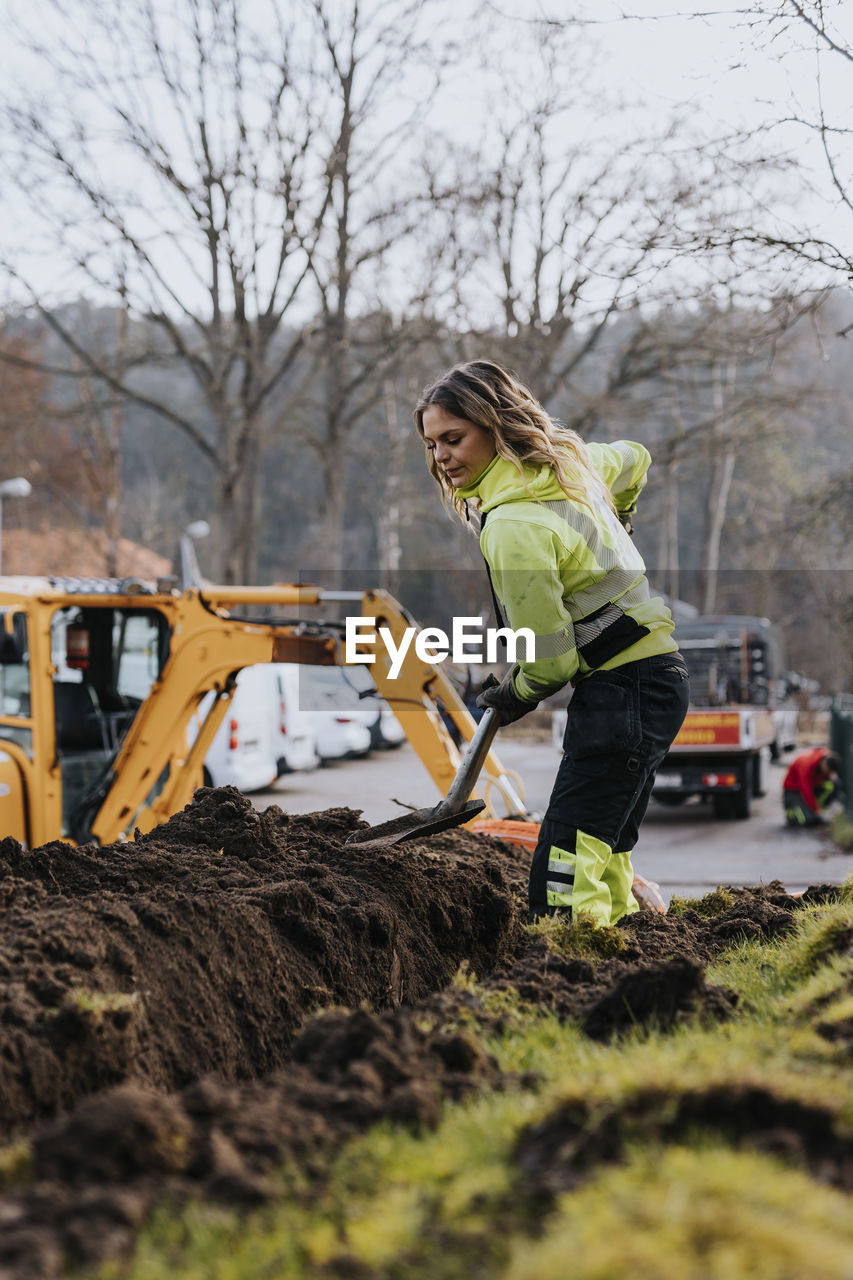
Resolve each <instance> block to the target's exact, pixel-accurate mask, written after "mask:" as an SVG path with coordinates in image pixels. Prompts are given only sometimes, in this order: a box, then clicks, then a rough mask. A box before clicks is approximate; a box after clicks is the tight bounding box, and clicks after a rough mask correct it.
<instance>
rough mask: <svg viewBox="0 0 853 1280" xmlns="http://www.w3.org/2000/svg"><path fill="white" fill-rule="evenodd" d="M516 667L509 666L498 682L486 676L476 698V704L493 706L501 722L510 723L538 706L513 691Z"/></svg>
mask: <svg viewBox="0 0 853 1280" xmlns="http://www.w3.org/2000/svg"><path fill="white" fill-rule="evenodd" d="M516 671H518V667H517V666H516V667H510V669H509V671H508V672H507V673H506V675H505V676H504V678H503V680H501V681H500V683H498V681H497V680H496V679H495V677H494V676H491V675H490V676H488V677H487V679H486V681H485V683H484V684H483V688H482V690H481V691H480V694H479V696H478V698H477V706H478V707H482V708H483V710H485V709H486V707H494V709H495V711H497V713H498V718H499V720H500V722H501V724H503V725H506V724H512V723H513V722H514V721H516V720H520V719H521V717H522V716H526V715H527V713H528V711H532V710H533V709H534V707H538V706H539V702H538V701H536V702H525V701H524V699H523V698H519V696H518V694H517V693H516V692H515V686H514V684H513V676H514V675H515V673H516Z"/></svg>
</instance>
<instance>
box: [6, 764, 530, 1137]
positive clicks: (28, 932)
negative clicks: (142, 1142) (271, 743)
mask: <svg viewBox="0 0 853 1280" xmlns="http://www.w3.org/2000/svg"><path fill="white" fill-rule="evenodd" d="M359 825H360V823H359V817H358V814H357V813H355V812H353V811H351V810H348V809H335V810H329V811H327V812H324V813H322V814H308V815H305V816H302V817H290V816H288V815H287V814H285V813H283V812H282V811H281V810H280V809H278V808H276V807H273V808H271V809H267V810H266V811H265V812H264V813H258V812H257V811H256V810H254V809H253V808H252V805H251V803H250V802H249V801H248V800H247V799H246V798H245V797H244V796H242V795H241V794H240V793H239V792H237V791H235V790H234V789H233V788H224V789H220V790H215V791H214V790H203V791H200V792H198V793H197V795H196V800H195V803H194V804H193V805H191V806H189V807H188V808H187V809H186V810H184V811H183V812H182V813H179V814H177V815H176V816H175V817H173V818H172V819H171V821H169V822H168V823H166V824H165V825H163V826H161V827H158V828H157V829H156V830H155V831H153V832H152V833H151V834H149V835H145V836H140V837H138V838H137V839H136V840H134V841H133V842H128V843H125V844H116V845H111V846H109V847H106V848H103V849H99V848H96V847H94V846H91V845H87V846H85V847H83V848H71V847H69V846H68V845H66V844H62V843H60V842H55V843H52V844H49V845H45V846H44V847H43V848H41V849H36V850H34V851H33V852H32V853H26V852H25V851H23V850H22V849H21V847H20V846H19V845H18V844H17V843H16V842H15V841H12V840H8V839H7V840H4V841H2V842H0V903H2V910H3V938H2V943H0V1024H2V1025H3V1029H4V1051H3V1054H2V1056H0V1096H2V1097H3V1099H4V1107H3V1115H2V1118H0V1125H2V1132H0V1136H2V1137H9V1136H11V1135H13V1134H14V1133H15V1132H16V1131H20V1130H22V1129H23V1128H25V1127H26V1126H28V1125H30V1124H32V1122H33V1121H35V1120H38V1119H41V1118H44V1117H49V1116H51V1115H54V1114H56V1113H57V1112H59V1111H61V1110H63V1109H67V1108H68V1107H70V1106H72V1105H73V1104H74V1103H75V1102H76V1101H78V1100H79V1099H81V1098H82V1097H84V1096H85V1095H86V1094H89V1093H92V1092H94V1091H96V1090H98V1089H102V1088H104V1087H107V1086H110V1085H115V1084H118V1083H122V1082H125V1081H128V1080H135V1081H137V1082H139V1083H143V1084H147V1085H152V1086H156V1087H158V1088H162V1089H168V1090H173V1089H179V1088H181V1087H182V1086H183V1085H185V1084H187V1083H188V1082H189V1081H191V1080H196V1079H198V1078H199V1077H201V1076H203V1075H205V1074H207V1073H209V1072H215V1073H217V1074H218V1075H221V1076H222V1077H223V1078H224V1079H227V1080H237V1079H247V1078H256V1077H258V1076H260V1075H264V1074H266V1073H268V1072H271V1071H273V1070H274V1069H275V1068H276V1067H277V1066H280V1065H281V1064H282V1063H283V1062H284V1061H285V1060H286V1058H287V1056H288V1054H289V1050H290V1047H291V1045H292V1042H293V1038H294V1035H295V1033H296V1032H297V1030H298V1029H299V1027H300V1026H301V1024H302V1022H303V1020H304V1018H305V1015H306V1013H307V1012H309V1011H310V1010H312V1009H316V1008H322V1007H323V1006H330V1005H335V1004H344V1005H349V1006H356V1005H358V1004H360V1003H362V1002H365V1003H368V1004H370V1005H371V1006H373V1007H374V1008H378V1009H381V1008H384V1007H388V1006H391V1005H394V1004H399V1003H401V1002H403V1001H405V1002H407V1003H413V1002H415V1001H417V1000H419V999H422V998H423V997H424V996H426V995H428V994H429V993H430V992H432V991H435V990H437V989H439V988H441V987H442V986H444V985H446V984H447V983H448V982H449V981H450V979H451V978H452V977H453V975H454V973H455V972H456V970H457V969H458V967H459V965H460V963H461V962H462V961H463V960H467V961H468V962H469V963H470V964H471V966H472V967H473V968H474V970H475V971H476V972H477V973H479V974H486V973H488V972H490V971H491V969H492V968H493V967H495V966H496V965H500V964H502V963H505V962H506V961H507V960H508V959H509V958H510V957H511V955H512V954H513V952H514V950H515V949H517V947H518V944H519V940H520V936H521V930H520V923H519V916H518V912H517V910H516V909H515V899H514V893H513V887H514V885H516V884H518V883H520V879H521V877H522V871H521V867H520V863H521V862H522V861H523V855H522V854H517V853H515V852H514V851H513V850H512V849H511V847H509V846H498V848H497V849H490V850H489V856H488V857H487V858H484V856H483V846H482V842H481V841H479V840H478V839H477V837H474V836H470V835H467V834H466V833H462V832H457V833H454V834H453V836H452V839H450V840H448V839H447V838H444V839H442V838H441V837H439V838H437V839H435V840H432V841H430V843H429V845H428V846H427V845H422V846H419V845H418V844H417V843H414V844H411V845H407V846H405V849H404V850H392V851H389V852H388V853H387V854H385V853H377V852H376V851H375V850H374V851H371V852H370V853H367V852H360V851H359V850H358V848H357V847H355V848H353V847H346V846H345V843H344V842H345V840H346V837H347V835H348V834H349V833H350V832H351V831H353V830H355V829H357V828H358V826H359ZM489 843H490V844H492V845H494V844H496V842H489Z"/></svg>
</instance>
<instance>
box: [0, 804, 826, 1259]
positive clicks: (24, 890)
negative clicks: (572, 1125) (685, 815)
mask: <svg viewBox="0 0 853 1280" xmlns="http://www.w3.org/2000/svg"><path fill="white" fill-rule="evenodd" d="M360 825H363V824H361V823H360V819H359V815H358V814H357V813H356V812H354V811H352V810H349V809H332V810H328V811H325V812H322V813H315V814H307V815H303V816H299V817H294V816H289V815H288V814H285V813H283V812H282V811H281V810H280V809H278V808H276V807H273V808H270V809H268V810H266V811H265V812H264V813H258V812H257V811H256V810H255V809H254V808H253V807H252V805H251V804H250V802H249V801H248V800H246V799H245V797H243V796H242V795H241V794H240V793H239V792H237V791H235V790H233V789H232V788H224V789H220V790H202V791H199V792H198V793H197V794H196V798H195V801H194V803H193V804H192V805H191V806H189V807H188V808H187V809H186V810H184V811H183V812H182V813H180V814H177V815H176V816H175V817H173V818H172V819H171V820H170V821H169V822H168V823H166V824H165V825H163V826H161V827H159V828H157V829H156V830H155V831H153V832H151V833H150V834H148V835H144V836H139V837H138V838H137V839H135V840H134V841H131V842H128V843H125V844H117V845H113V846H110V847H107V848H103V849H100V848H96V847H95V846H85V847H82V848H71V847H69V846H67V845H64V844H62V843H60V842H55V843H52V844H49V845H45V846H44V847H42V848H40V849H36V850H33V851H32V852H25V851H24V850H22V849H21V847H20V846H19V845H18V844H17V843H16V842H15V841H13V840H9V839H7V840H4V841H2V842H0V913H2V920H3V932H2V941H0V1032H2V1038H1V1039H0V1100H2V1107H0V1125H1V1126H2V1132H0V1145H2V1144H3V1143H5V1144H6V1145H7V1151H12V1152H14V1150H15V1146H14V1144H15V1142H20V1143H21V1146H20V1150H21V1151H24V1150H26V1156H25V1157H24V1156H22V1157H21V1159H22V1161H23V1160H26V1162H28V1163H27V1166H26V1176H24V1177H21V1176H20V1171H18V1176H16V1177H14V1178H11V1179H9V1180H10V1181H12V1182H14V1183H15V1186H14V1187H13V1188H10V1189H9V1190H7V1191H6V1192H4V1193H0V1280H9V1278H10V1277H19V1276H20V1277H24V1276H26V1277H28V1280H38V1277H45V1278H46V1280H47V1278H50V1277H55V1276H60V1275H62V1274H63V1267H64V1265H65V1260H66V1259H69V1258H70V1259H71V1260H73V1261H75V1262H78V1263H84V1264H87V1263H91V1262H94V1261H97V1260H99V1259H101V1258H104V1257H107V1256H110V1255H113V1254H115V1253H116V1252H119V1251H121V1250H122V1249H125V1248H126V1247H128V1245H129V1244H130V1243H131V1242H132V1240H133V1237H134V1235H135V1233H136V1231H137V1229H138V1227H139V1225H140V1223H141V1222H142V1221H143V1219H144V1218H145V1216H146V1215H147V1213H148V1212H149V1210H150V1208H151V1207H152V1205H153V1204H154V1203H156V1202H157V1201H158V1200H159V1199H160V1198H162V1196H163V1195H164V1194H168V1195H170V1196H172V1197H175V1196H177V1197H178V1198H180V1197H181V1196H182V1195H185V1194H201V1195H206V1196H214V1197H224V1198H225V1199H227V1200H228V1201H229V1202H234V1201H238V1202H244V1203H256V1202H258V1201H261V1200H263V1199H264V1198H265V1197H266V1196H267V1195H268V1194H269V1193H270V1187H271V1183H270V1175H271V1173H272V1172H273V1170H274V1169H275V1168H276V1166H277V1165H278V1163H279V1162H280V1160H281V1158H282V1157H283V1156H288V1155H289V1156H293V1157H295V1158H296V1159H298V1160H299V1162H300V1166H301V1167H302V1168H303V1170H304V1171H305V1173H306V1176H309V1177H310V1176H311V1173H312V1170H316V1171H318V1172H319V1171H321V1170H322V1167H323V1163H324V1160H325V1159H326V1157H327V1154H328V1152H329V1151H330V1150H332V1149H334V1147H336V1146H337V1145H339V1144H340V1142H341V1141H342V1140H343V1139H344V1138H346V1137H347V1136H349V1135H350V1134H352V1133H354V1132H357V1131H360V1130H363V1129H364V1128H366V1127H367V1126H369V1125H370V1124H372V1123H374V1122H375V1121H377V1120H379V1119H383V1118H385V1119H394V1120H397V1121H400V1122H403V1123H408V1124H412V1125H414V1126H430V1125H433V1124H435V1123H437V1121H438V1119H439V1115H440V1108H441V1101H442V1099H444V1098H459V1097H462V1096H464V1095H465V1094H466V1093H467V1092H470V1091H471V1090H473V1089H477V1088H483V1087H489V1088H500V1087H503V1086H505V1085H506V1084H507V1083H508V1082H507V1081H506V1080H503V1079H502V1078H501V1076H500V1072H499V1071H498V1068H497V1066H496V1064H495V1063H494V1062H493V1061H491V1060H490V1059H489V1058H488V1057H487V1056H486V1055H485V1054H484V1052H483V1050H482V1048H481V1047H480V1045H479V1043H478V1041H477V1040H476V1039H475V1037H474V1036H473V1035H470V1034H467V1033H465V1032H463V1031H459V1030H453V1029H451V1030H448V1029H447V1028H456V1027H458V1026H459V1025H460V1019H459V1018H458V1017H457V1016H456V1015H457V1014H458V1013H459V1012H460V1008H461V1007H462V1006H468V1011H469V1012H470V1011H471V1009H472V1008H474V1011H475V1013H477V1015H478V1016H479V1019H480V1021H481V1022H482V1023H485V1024H488V1021H489V1017H490V1016H491V1017H494V1016H497V1015H489V1014H488V1013H487V1012H486V1011H485V1010H484V1009H483V1008H482V1007H480V1006H479V1005H478V1000H477V997H475V996H474V995H472V994H471V992H470V990H469V989H468V988H467V987H466V985H465V984H457V985H453V986H451V985H450V984H451V980H452V979H453V977H454V975H455V974H456V973H457V971H458V970H459V968H460V965H462V964H463V963H464V964H466V965H467V967H468V969H469V970H470V971H471V972H472V973H473V974H475V975H476V976H477V977H478V978H479V979H480V981H481V982H482V983H484V984H485V985H486V986H487V987H490V988H492V989H494V990H506V989H510V988H511V989H512V990H513V991H514V992H517V993H518V995H519V996H520V997H521V999H522V1000H525V1001H528V1002H530V1003H531V1004H533V1005H535V1006H537V1007H546V1008H548V1009H551V1010H553V1011H554V1012H555V1013H556V1014H557V1015H558V1016H559V1017H562V1018H569V1019H572V1020H575V1021H578V1022H579V1023H580V1025H581V1026H583V1028H584V1029H585V1030H586V1032H587V1033H588V1034H589V1035H590V1036H592V1037H594V1038H598V1039H608V1038H610V1037H612V1036H614V1035H618V1034H619V1033H620V1032H622V1031H624V1030H626V1029H628V1028H629V1027H631V1026H636V1025H638V1024H641V1025H642V1024H644V1023H648V1022H652V1021H653V1022H654V1024H655V1025H656V1026H661V1027H667V1026H670V1025H673V1024H674V1023H676V1022H677V1021H679V1020H680V1019H682V1018H685V1017H689V1016H692V1015H694V1014H696V1013H697V1012H699V1013H700V1014H702V1015H704V1016H707V1017H708V1018H713V1019H719V1018H725V1017H728V1016H729V1015H730V1014H731V1012H732V1009H733V1007H734V998H733V997H732V996H731V995H730V994H729V993H727V992H725V991H723V990H721V989H720V988H718V987H713V986H708V985H707V984H706V982H705V977H704V964H705V962H706V961H707V960H708V959H709V958H710V957H711V956H713V955H714V954H716V953H717V952H718V951H719V950H720V949H721V948H723V947H725V946H727V945H729V944H730V943H731V941H732V939H734V938H737V937H743V936H746V937H757V938H763V939H770V938H772V937H775V936H778V935H780V934H782V933H784V932H785V931H786V930H787V929H788V928H790V927H791V924H792V920H793V913H794V911H795V909H796V906H797V903H796V901H795V900H794V899H792V898H790V897H789V896H788V895H787V894H786V893H785V892H784V890H783V888H782V887H781V886H780V885H778V884H774V885H770V886H767V887H765V888H763V889H761V890H739V891H735V893H734V895H733V905H732V906H730V907H729V909H728V910H726V911H723V912H721V913H720V914H718V915H716V916H714V917H713V918H712V919H709V920H706V919H703V918H701V917H700V916H698V915H695V914H693V913H688V914H687V915H685V916H679V917H669V916H660V915H654V914H648V915H647V914H645V913H644V914H642V915H640V916H635V917H633V918H632V919H631V920H630V921H629V922H626V924H625V926H624V928H623V929H620V934H622V936H623V940H624V944H625V945H624V947H623V949H622V950H620V951H619V952H618V954H617V955H615V956H614V957H612V958H609V959H602V960H601V961H599V962H596V963H593V962H591V961H590V960H588V959H586V958H574V959H572V958H567V959H565V960H561V959H559V958H557V957H555V956H554V955H553V954H551V953H546V949H545V943H544V941H543V940H542V938H541V937H536V936H531V935H530V934H528V933H527V931H526V930H525V929H524V928H523V919H524V912H523V903H524V898H525V891H526V876H527V864H528V859H529V854H527V853H525V852H522V851H519V850H517V849H515V848H514V847H513V846H511V845H509V844H506V843H503V842H500V841H497V840H493V839H489V838H487V837H483V836H476V835H473V834H470V833H468V832H464V831H453V832H447V833H445V834H443V835H439V836H434V837H432V838H430V839H429V840H428V841H424V842H421V843H418V842H413V843H411V844H408V845H404V846H397V847H395V848H389V849H388V850H387V851H385V852H379V853H377V852H376V851H375V850H370V851H366V850H365V851H359V849H358V846H349V847H347V846H346V845H345V840H346V837H347V835H348V834H350V833H351V832H352V831H353V830H355V829H357V828H358V827H359V826H360ZM832 892H834V889H833V888H832V887H831V886H829V887H826V888H817V889H815V890H813V891H812V896H813V897H818V898H819V897H820V896H822V895H824V896H825V895H826V894H828V893H832ZM318 1011H321V1012H320V1013H319V1014H318ZM322 1011H325V1012H322ZM309 1014H314V1015H315V1016H313V1017H311V1018H310V1019H308V1020H307V1021H306V1018H308V1015H309ZM430 1028H432V1029H430ZM513 1083H519V1082H518V1081H514V1082H513ZM520 1083H522V1084H524V1083H530V1084H531V1085H532V1084H534V1083H535V1082H533V1081H529V1082H526V1081H524V1080H522V1081H521V1082H520ZM686 1105H687V1103H685V1106H686ZM23 1140H26V1145H25V1146H24V1144H23ZM546 1163H548V1164H549V1166H550V1165H551V1161H550V1160H549V1161H546ZM2 1174H3V1170H2V1168H0V1177H2Z"/></svg>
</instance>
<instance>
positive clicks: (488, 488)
mask: <svg viewBox="0 0 853 1280" xmlns="http://www.w3.org/2000/svg"><path fill="white" fill-rule="evenodd" d="M522 473H523V474H519V471H518V467H516V465H515V463H514V462H508V461H507V460H506V458H502V457H501V456H500V454H496V455H495V457H494V458H492V460H491V462H490V463H489V465H488V466H487V467H486V469H485V471H481V472H480V474H479V475H478V476H477V479H476V480H473V481H472V482H471V484H467V485H463V486H461V487H460V488H459V489H457V490H456V493H457V496H458V497H460V498H462V499H464V500H465V501H466V502H467V501H470V500H471V499H472V498H473V499H477V500H478V502H479V509H480V510H481V511H491V509H492V507H496V506H498V505H499V504H500V503H502V502H549V501H557V500H559V499H561V498H565V496H566V495H565V493H564V492H563V490H562V489H561V488H560V485H559V482H558V480H557V477H556V475H555V474H554V470H553V468H552V467H549V466H548V465H547V464H532V465H531V464H529V463H523V464H522Z"/></svg>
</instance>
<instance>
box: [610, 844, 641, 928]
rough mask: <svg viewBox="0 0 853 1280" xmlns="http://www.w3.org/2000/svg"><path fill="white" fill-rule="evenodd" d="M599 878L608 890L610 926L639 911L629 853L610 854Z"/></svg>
mask: <svg viewBox="0 0 853 1280" xmlns="http://www.w3.org/2000/svg"><path fill="white" fill-rule="evenodd" d="M601 878H602V880H603V881H604V883H605V884H606V885H607V887H608V888H609V890H610V904H611V906H610V923H611V924H615V923H616V921H617V920H621V919H622V917H623V916H630V915H633V913H634V912H635V911H639V910H640V904H639V902H638V901H637V899H636V898H635V897H634V888H633V886H634V868H633V866H632V864H631V854H630V853H613V854H611V855H610V861H609V862H608V864H607V866H606V867H605V868H604V871H603V873H602V877H601Z"/></svg>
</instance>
